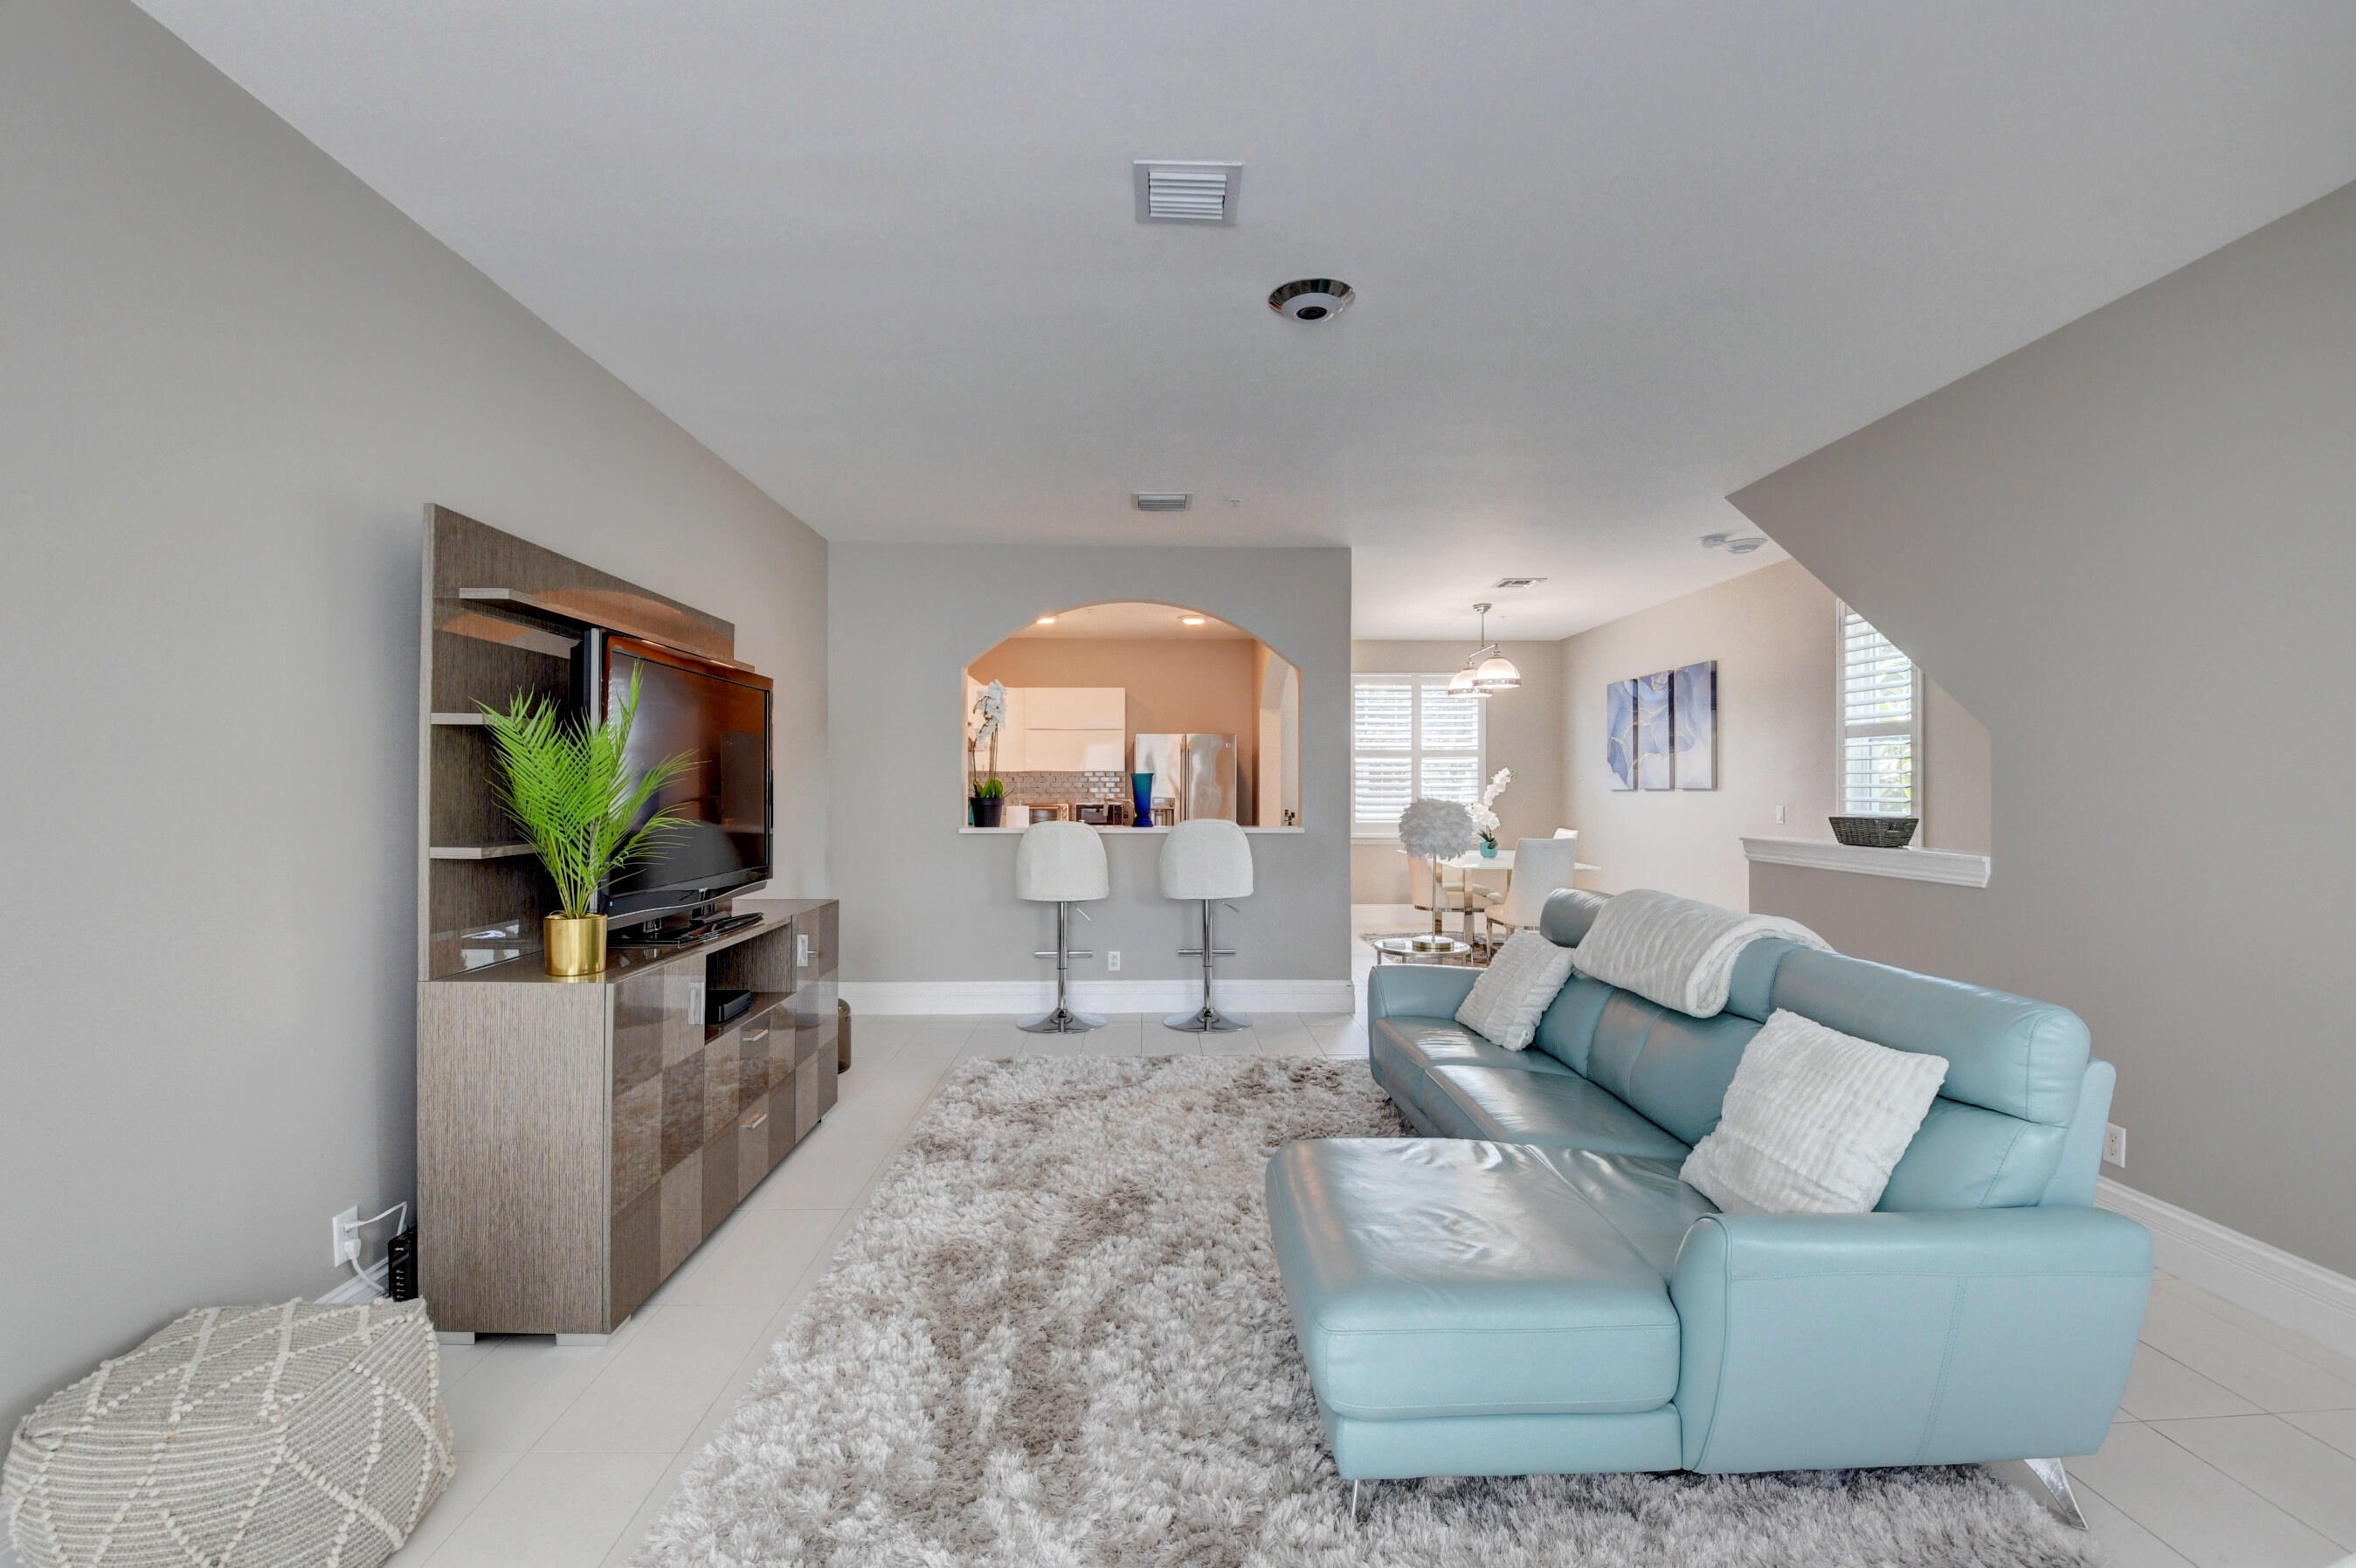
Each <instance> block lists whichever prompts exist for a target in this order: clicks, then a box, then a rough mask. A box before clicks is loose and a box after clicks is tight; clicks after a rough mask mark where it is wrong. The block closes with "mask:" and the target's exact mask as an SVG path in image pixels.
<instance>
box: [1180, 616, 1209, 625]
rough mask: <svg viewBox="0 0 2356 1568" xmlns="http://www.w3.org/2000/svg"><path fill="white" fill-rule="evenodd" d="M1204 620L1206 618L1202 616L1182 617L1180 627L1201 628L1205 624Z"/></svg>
mask: <svg viewBox="0 0 2356 1568" xmlns="http://www.w3.org/2000/svg"><path fill="white" fill-rule="evenodd" d="M1178 624H1179V625H1180V626H1200V625H1202V624H1203V617H1201V616H1180V617H1179V618H1178Z"/></svg>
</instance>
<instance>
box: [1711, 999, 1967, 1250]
mask: <svg viewBox="0 0 2356 1568" xmlns="http://www.w3.org/2000/svg"><path fill="white" fill-rule="evenodd" d="M1946 1079H1947V1058H1944V1057H1942V1056H1934V1055H1927V1054H1920V1053H1917V1052H1913V1051H1893V1050H1891V1049H1890V1047H1887V1046H1877V1045H1875V1044H1874V1043H1873V1042H1872V1041H1871V1040H1860V1039H1858V1037H1857V1036H1854V1035H1844V1034H1842V1033H1841V1032H1840V1031H1839V1030H1837V1029H1828V1028H1826V1027H1825V1026H1823V1025H1822V1024H1819V1023H1817V1022H1816V1021H1815V1019H1813V1018H1803V1017H1802V1016H1800V1015H1798V1014H1797V1013H1786V1012H1780V1011H1779V1012H1777V1013H1776V1014H1775V1015H1774V1016H1772V1017H1771V1018H1769V1019H1768V1020H1767V1024H1766V1026H1765V1027H1764V1028H1762V1029H1761V1030H1760V1031H1759V1033H1758V1034H1757V1035H1755V1036H1752V1037H1751V1044H1750V1045H1749V1046H1748V1047H1745V1048H1744V1050H1743V1053H1742V1063H1741V1065H1740V1067H1738V1068H1736V1069H1734V1081H1733V1082H1732V1083H1731V1084H1729V1085H1728V1086H1727V1090H1726V1111H1725V1114H1724V1115H1723V1116H1722V1117H1721V1119H1720V1120H1719V1123H1718V1127H1717V1129H1716V1130H1715V1131H1713V1132H1712V1133H1710V1134H1709V1135H1708V1137H1706V1138H1704V1139H1703V1140H1702V1141H1701V1142H1700V1143H1698V1144H1695V1145H1694V1150H1693V1153H1692V1154H1690V1155H1687V1156H1686V1163H1685V1168H1684V1169H1683V1170H1681V1171H1679V1172H1678V1173H1677V1174H1678V1175H1679V1176H1683V1177H1684V1178H1685V1179H1686V1180H1687V1182H1688V1183H1689V1184H1691V1185H1692V1186H1694V1187H1698V1188H1699V1189H1700V1190H1701V1193H1702V1195H1703V1196H1704V1197H1708V1199H1709V1200H1710V1201H1711V1202H1712V1203H1715V1204H1717V1205H1718V1206H1719V1208H1722V1209H1725V1210H1727V1211H1728V1212H1729V1213H1733V1214H1863V1213H1866V1212H1867V1211H1869V1209H1871V1208H1873V1206H1874V1205H1875V1204H1877V1203H1879V1202H1880V1201H1881V1189H1882V1188H1883V1187H1887V1186H1889V1185H1890V1172H1891V1171H1892V1170H1894V1169H1895V1168H1896V1167H1897V1165H1898V1162H1899V1161H1900V1160H1901V1159H1902V1158H1903V1157H1904V1156H1905V1154H1906V1145H1908V1144H1911V1143H1912V1142H1913V1141H1914V1131H1915V1129H1916V1128H1918V1127H1920V1126H1922V1118H1923V1116H1924V1115H1925V1114H1927V1113H1928V1112H1929V1111H1930V1109H1931V1101H1933V1100H1935V1099H1937V1098H1938V1097H1939V1086H1940V1085H1941V1084H1942V1083H1944V1082H1945V1081H1946Z"/></svg>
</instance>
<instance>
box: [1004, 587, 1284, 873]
mask: <svg viewBox="0 0 2356 1568" xmlns="http://www.w3.org/2000/svg"><path fill="white" fill-rule="evenodd" d="M991 682H997V683H999V684H1000V685H1001V687H1002V688H1003V689H1004V693H1005V710H1004V711H1005V716H1004V720H1003V722H1002V725H1001V731H1000V733H999V734H998V736H996V737H995V740H996V755H995V757H994V758H993V757H992V756H991V751H990V748H989V747H987V746H983V747H980V748H974V747H972V746H971V741H972V739H973V736H974V734H975V731H976V729H977V728H978V722H977V714H976V702H977V699H978V698H979V697H980V695H981V694H982V693H983V692H985V691H986V690H987V689H988V688H989V687H990V685H991ZM962 707H963V713H964V726H963V735H962V736H960V737H958V745H959V746H960V747H962V748H965V749H964V751H963V752H962V753H961V755H962V759H963V761H964V763H965V766H966V768H967V775H968V794H969V797H970V796H971V795H972V794H973V793H974V790H975V788H976V786H979V785H980V784H981V783H982V782H983V781H984V780H987V779H992V778H994V779H997V780H998V782H999V784H1000V785H1001V787H1002V789H1003V790H1004V794H1003V796H1002V797H1001V800H1002V803H1001V806H1000V807H999V809H998V814H999V819H1000V820H999V824H998V825H1000V826H1001V827H1003V828H1009V829H1020V828H1022V827H1023V826H1025V825H1027V824H1028V823H1029V822H1032V821H1033V820H1038V819H1040V818H1067V819H1070V820H1076V821H1081V822H1090V823H1092V824H1094V825H1096V826H1098V827H1104V828H1136V827H1153V826H1166V825H1167V824H1168V823H1170V822H1176V821H1183V820H1184V819H1186V818H1188V817H1219V818H1224V819H1226V820H1227V821H1231V822H1238V823H1240V824H1242V825H1244V826H1246V827H1267V828H1276V827H1299V826H1300V825H1301V673H1300V671H1299V670H1298V669H1297V668H1296V667H1295V666H1294V665H1293V664H1292V662H1291V661H1290V660H1287V659H1286V658H1285V657H1284V656H1283V655H1282V654H1280V653H1278V652H1277V651H1276V650H1274V649H1272V648H1270V647H1269V645H1268V644H1267V643H1266V642H1265V641H1263V640H1261V639H1259V638H1258V637H1257V636H1256V635H1254V634H1253V633H1252V632H1251V631H1249V630H1248V629H1247V628H1243V627H1240V626H1237V625H1235V624H1234V623H1232V622H1230V621H1226V620H1223V619H1221V618H1218V617H1216V616H1213V615H1210V614H1207V613H1206V612H1204V611H1200V610H1196V609H1192V608H1190V607H1186V606H1183V605H1173V604H1163V603H1157V602H1153V601H1148V600H1141V599H1122V600H1112V601H1107V602H1102V603H1097V604H1089V605H1080V606H1075V607H1071V608H1068V609H1063V610H1058V611H1055V613H1053V614H1051V615H1043V616H1041V617H1039V618H1037V619H1036V620H1035V621H1033V623H1032V624H1030V625H1028V626H1025V627H1023V628H1018V629H1017V630H1016V631H1015V632H1013V633H1012V635H1011V636H1009V637H1007V638H1005V639H1002V640H1001V641H1000V642H998V643H997V644H995V645H994V646H992V647H991V649H989V650H987V651H986V652H984V653H982V654H981V655H980V657H979V658H977V659H975V660H973V661H972V662H971V663H969V665H967V666H966V668H965V671H964V703H963V704H962ZM1139 774H1143V775H1147V776H1149V779H1150V781H1149V782H1148V783H1147V785H1146V787H1145V790H1146V795H1147V799H1148V802H1149V806H1148V811H1149V820H1148V821H1147V822H1138V821H1137V820H1136V810H1135V806H1134V803H1133V802H1134V800H1135V797H1136V794H1137V786H1136V782H1135V776H1136V775H1139ZM968 810H969V811H970V810H971V806H970V802H969V806H968Z"/></svg>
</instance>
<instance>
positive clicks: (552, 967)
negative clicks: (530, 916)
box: [543, 915, 605, 980]
mask: <svg viewBox="0 0 2356 1568" xmlns="http://www.w3.org/2000/svg"><path fill="white" fill-rule="evenodd" d="M543 926H544V929H545V930H546V933H547V943H548V972H549V973H551V974H552V975H555V976H556V977H557V978H558V979H560V980H578V979H580V978H581V977H582V976H584V975H590V974H603V973H604V972H605V916H603V915H583V916H579V917H577V918H575V917H573V916H570V915H551V916H549V917H548V918H547V919H546V920H545V921H544V922H543Z"/></svg>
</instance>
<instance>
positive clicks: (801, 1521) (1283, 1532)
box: [638, 1057, 2099, 1568]
mask: <svg viewBox="0 0 2356 1568" xmlns="http://www.w3.org/2000/svg"><path fill="white" fill-rule="evenodd" d="M1405 1131H1406V1129H1405V1128H1404V1126H1403V1125H1402V1124H1401V1123H1400V1122H1399V1121H1398V1116H1397V1113H1396V1112H1393V1111H1392V1109H1391V1108H1390V1106H1389V1103H1388V1102H1387V1101H1386V1100H1385V1099H1384V1097H1383V1095H1382V1092H1381V1090H1378V1089H1377V1088H1376V1086H1375V1084H1374V1082H1373V1080H1372V1079H1370V1078H1369V1077H1368V1075H1367V1072H1366V1068H1365V1063H1363V1062H1337V1061H1315V1060H1309V1059H1290V1060H1266V1059H1221V1058H1199V1057H1178V1058H1144V1059H1136V1058H1128V1059H1115V1058H1102V1057H1070V1058H1026V1059H1021V1060H1015V1061H1011V1062H979V1061H978V1062H972V1063H969V1064H967V1065H966V1066H965V1067H964V1068H963V1069H960V1070H959V1071H958V1073H956V1074H955V1075H954V1076H953V1077H952V1079H950V1081H949V1082H948V1084H947V1085H945V1086H944V1088H943V1089H942V1090H941V1092H940V1094H939V1095H938V1097H937V1099H936V1100H935V1101H934V1103H933V1105H932V1106H931V1108H930V1109H929V1110H928V1111H927V1112H926V1115H925V1116H924V1117H923V1119H922V1120H921V1121H920V1122H919V1123H918V1124H917V1127H916V1131H915V1132H914V1133H912V1134H911V1137H910V1140H909V1143H908V1145H907V1146H906V1148H905V1149H904V1150H903V1151H902V1153H901V1155H900V1156H899V1157H898V1159H897V1160H896V1161H895V1162H894V1165H893V1166H892V1167H891V1168H890V1170H889V1171H888V1172H887V1173H886V1174H885V1176H884V1178H883V1180H882V1181H881V1182H879V1183H878V1184H877V1190H876V1192H875V1195H874V1197H873V1201H872V1202H871V1204H870V1206H869V1208H868V1210H867V1213H866V1215H865V1216H864V1218H863V1219H862V1220H861V1222H860V1223H859V1225H858V1226H857V1227H856V1228H855V1229H854V1230H853V1231H852V1233H851V1236H850V1237H849V1238H848V1239H847V1240H845V1241H844V1243H843V1244H842V1246H841V1250H840V1251H838V1253H837V1254H836V1256H835V1258H834V1261H833V1263H832V1266H831V1267H830V1270H829V1271H828V1273H827V1274H826V1275H825V1277H824V1278H823V1279H822V1280H821V1281H820V1282H819V1284H818V1285H817V1286H816V1287H815V1289H814V1290H813V1291H812V1293H811V1294H810V1295H809V1298H808V1300H807V1301H806V1302H805V1304H804V1305H803V1307H802V1309H801V1311H800V1312H799V1314H798V1316H796V1317H795V1318H794V1319H793V1320H792V1324H791V1326H790V1327H789V1328H788V1329H787V1332H786V1335H785V1337H783V1338H782V1339H780V1340H779V1341H778V1343H777V1346H776V1351H775V1353H774V1354H773V1355H772V1356H771V1358H770V1359H769V1362H768V1365H767V1366H766V1369H764V1370H763V1371H762V1372H761V1374H760V1376H759V1377H758V1379H757V1380H755V1383H754V1386H753V1388H752V1390H751V1391H750V1392H749V1393H748V1394H747V1396H746V1398H745V1400H744V1404H743V1405H742V1406H740V1407H739V1408H738V1410H737V1411H736V1412H735V1414H734V1417H733V1418H732V1419H731V1420H730V1422H729V1423H728V1425H727V1426H726V1427H725V1428H724V1429H723V1431H722V1433H721V1434H720V1435H719V1437H718V1438H717V1439H716V1440H715V1441H714V1442H713V1443H712V1446H711V1447H710V1448H709V1449H707V1450H706V1451H705V1452H704V1453H703V1454H702V1455H701V1456H700V1457H699V1458H698V1459H697V1460H696V1462H695V1463H694V1465H693V1466H692V1467H691V1469H690V1470H689V1471H688V1473H687V1475H686V1476H685V1477H684V1478H683V1480H682V1482H681V1484H680V1492H679V1495H678V1497H677V1498H675V1499H674V1500H673V1502H672V1504H671V1506H670V1508H669V1511H668V1512H667V1513H666V1514H665V1515H664V1516H663V1518H662V1520H661V1522H660V1523H659V1524H658V1525H657V1526H656V1527H655V1529H654V1530H653V1532H652V1534H651V1535H650V1536H649V1537H648V1541H647V1544H646V1546H645V1548H644V1549H643V1550H642V1551H641V1552H640V1554H639V1558H638V1561H639V1563H641V1564H644V1565H647V1568H685V1565H688V1564H697V1565H708V1568H720V1565H727V1568H739V1565H742V1568H753V1565H760V1568H787V1565H794V1568H800V1565H805V1564H807V1565H810V1568H820V1565H823V1568H969V1565H974V1568H979V1565H985V1564H986V1565H990V1568H1043V1565H1044V1568H1115V1565H1119V1568H1131V1565H1134V1568H1148V1565H1151V1568H1172V1565H1184V1568H1227V1565H1234V1568H1312V1565H1316V1568H1325V1565H1333V1568H1341V1565H1343V1564H1360V1563H1374V1564H1384V1565H1398V1568H1405V1565H1408V1564H1415V1565H1417V1568H1431V1565H1437V1564H1447V1565H1449V1568H1537V1565H1540V1564H1547V1565H1554V1564H1561V1565H1566V1568H1567V1565H1570V1564H1580V1565H1584V1568H1606V1565H1608V1568H1622V1565H1634V1564H1661V1565H1670V1564H1675V1565H1677V1568H1697V1565H1707V1568H1737V1565H1740V1568H1768V1565H1771V1564H1773V1565H1781V1564H1807V1565H1809V1568H1830V1565H1834V1564H1858V1565H1866V1564H1871V1565H1874V1568H1884V1565H1898V1564H1906V1565H1914V1564H1958V1565H1960V1564H1974V1565H1978V1564H1990V1565H1994V1564H2002V1565H2006V1568H2014V1565H2029V1564H2034V1565H2037V1568H2047V1565H2055V1568H2059V1565H2063V1564H2068V1565H2072V1568H2075V1565H2079V1564H2086V1563H2096V1562H2098V1561H2099V1559H2098V1558H2097V1557H2096V1556H2095V1555H2094V1551H2093V1549H2092V1548H2091V1546H2090V1545H2089V1544H2088V1542H2087V1541H2086V1538H2085V1537H2083V1536H2081V1535H2078V1534H2076V1533H2075V1532H2073V1531H2071V1530H2067V1529H2066V1528H2064V1527H2063V1526H2062V1525H2061V1523H2060V1522H2059V1521H2058V1520H2054V1519H2053V1518H2052V1517H2051V1515H2049V1514H2048V1513H2046V1512H2045V1510H2044V1509H2042V1508H2041V1507H2040V1506H2039V1504H2038V1503H2037V1502H2036V1501H2034V1500H2033V1499H2031V1498H2029V1496H2028V1495H2027V1494H2026V1493H2024V1492H2021V1491H2019V1490H2018V1489H2016V1488H2014V1487H2010V1486H2008V1485H2006V1484H2005V1483H2003V1482H2001V1481H1998V1480H1997V1479H1996V1478H1995V1477H1990V1476H1988V1475H1987V1474H1986V1473H1984V1472H1982V1471H1980V1470H1978V1469H1976V1468H1960V1469H1921V1470H1884V1471H1854V1472H1836V1473H1830V1474H1794V1475H1780V1476H1746V1477H1720V1476H1692V1475H1672V1476H1592V1477H1544V1478H1534V1479H1515V1480H1446V1481H1424V1482H1386V1483H1384V1484H1383V1485H1381V1486H1380V1487H1375V1488H1373V1496H1372V1498H1371V1500H1370V1502H1369V1504H1368V1506H1367V1509H1366V1512H1365V1518H1364V1519H1363V1520H1360V1521H1359V1522H1357V1523H1353V1522H1352V1521H1351V1520H1350V1518H1349V1513H1348V1502H1347V1497H1346V1494H1347V1491H1348V1487H1346V1485H1345V1484H1344V1483H1343V1482H1342V1481H1341V1480H1340V1479H1338V1478H1337V1477H1336V1476H1335V1474H1334V1471H1333V1461H1332V1458H1331V1456H1330V1455H1328V1453H1327V1451H1326V1446H1325V1437H1324V1433H1323V1430H1322V1429H1321V1428H1320V1427H1319V1425H1318V1422H1317V1409H1316V1404H1315V1402H1314V1400H1313V1398H1312V1394H1311V1392H1310V1387H1309V1379H1308V1374H1307V1371H1306V1369H1304V1368H1303V1366H1302V1364H1301V1356H1300V1351H1299V1349H1298V1348H1297V1346H1296V1345H1295V1343H1294V1339H1293V1334H1292V1325H1291V1323H1290V1319H1289V1318H1288V1316H1287V1315H1286V1310H1285V1305H1284V1295H1283V1291H1282V1287H1281V1284H1280V1280H1279V1277H1278V1274H1277V1269H1276V1260H1275V1257H1274V1254H1273V1252H1272V1251H1271V1250H1270V1248H1269V1240H1268V1225H1267V1221H1266V1219H1265V1218H1264V1207H1265V1206H1264V1203H1263V1199H1262V1197H1261V1179H1262V1171H1263V1168H1264V1167H1265V1165H1266V1164H1267V1161H1268V1156H1269V1154H1270V1153H1272V1152H1273V1151H1274V1150H1275V1149H1276V1147H1277V1146H1278V1145H1279V1144H1282V1143H1284V1142H1285V1141H1286V1140H1288V1139H1291V1138H1315V1137H1366V1136H1396V1135H1400V1134H1402V1133H1405Z"/></svg>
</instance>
